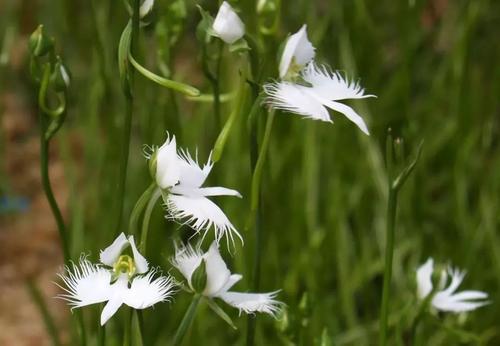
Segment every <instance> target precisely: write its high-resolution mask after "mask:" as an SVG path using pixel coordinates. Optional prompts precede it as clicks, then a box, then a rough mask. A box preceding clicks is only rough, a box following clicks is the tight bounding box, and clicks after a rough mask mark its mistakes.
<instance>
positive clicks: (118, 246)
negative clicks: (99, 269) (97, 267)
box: [99, 232, 128, 267]
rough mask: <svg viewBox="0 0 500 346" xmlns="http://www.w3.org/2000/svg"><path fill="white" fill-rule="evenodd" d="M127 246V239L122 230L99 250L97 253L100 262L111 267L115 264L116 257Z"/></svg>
mask: <svg viewBox="0 0 500 346" xmlns="http://www.w3.org/2000/svg"><path fill="white" fill-rule="evenodd" d="M127 246H128V239H127V237H126V236H125V234H123V232H122V233H120V235H119V236H118V237H117V238H116V239H115V240H114V241H113V243H112V244H111V245H110V246H108V247H107V248H105V249H104V250H101V253H100V255H99V258H100V260H101V263H103V264H105V265H107V266H110V267H112V266H113V264H115V262H116V260H117V259H118V257H120V254H121V253H122V251H123V250H124V249H125V248H126V247H127Z"/></svg>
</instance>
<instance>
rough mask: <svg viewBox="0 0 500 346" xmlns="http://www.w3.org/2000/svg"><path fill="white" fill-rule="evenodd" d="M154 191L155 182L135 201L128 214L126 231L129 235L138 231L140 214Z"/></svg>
mask: <svg viewBox="0 0 500 346" xmlns="http://www.w3.org/2000/svg"><path fill="white" fill-rule="evenodd" d="M155 189H156V182H152V183H151V185H149V186H148V188H147V189H146V190H145V191H144V192H143V193H142V195H141V197H139V199H138V200H137V202H136V203H135V205H134V208H133V209H132V212H131V213H130V220H129V222H128V231H129V233H130V234H135V232H137V231H138V227H137V224H138V223H139V218H140V217H141V213H142V211H143V210H144V208H145V207H146V204H147V203H148V201H149V200H150V199H151V195H152V194H153V192H154V191H155Z"/></svg>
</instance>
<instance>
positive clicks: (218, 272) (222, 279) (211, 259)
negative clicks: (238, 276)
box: [203, 242, 231, 297]
mask: <svg viewBox="0 0 500 346" xmlns="http://www.w3.org/2000/svg"><path fill="white" fill-rule="evenodd" d="M203 258H204V260H205V264H206V266H205V269H206V273H207V284H206V286H205V290H204V291H203V294H204V295H205V296H208V297H211V296H214V295H216V294H217V293H218V292H219V291H220V290H221V289H222V288H223V287H224V286H225V285H226V283H227V282H228V280H229V277H230V276H231V272H230V271H229V269H227V265H226V263H225V262H224V260H223V259H222V257H221V255H220V252H219V248H218V245H217V243H216V242H213V243H212V245H210V248H209V250H208V251H207V253H205V255H204V256H203Z"/></svg>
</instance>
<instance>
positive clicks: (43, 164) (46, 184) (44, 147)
mask: <svg viewBox="0 0 500 346" xmlns="http://www.w3.org/2000/svg"><path fill="white" fill-rule="evenodd" d="M44 118H45V115H44V114H43V113H42V114H41V116H40V132H41V133H40V172H41V174H42V186H43V190H44V192H45V195H46V197H47V200H48V202H49V205H50V209H51V210H52V214H53V215H54V218H55V219H56V223H57V229H58V231H59V238H60V239H61V246H62V250H63V256H64V262H65V263H66V264H68V263H69V261H70V259H71V257H70V252H69V246H68V236H67V233H66V226H65V225H64V219H63V216H62V214H61V210H60V209H59V206H58V204H57V201H56V199H55V197H54V193H53V191H52V186H51V184H50V177H49V143H50V141H49V140H47V139H45V135H44V134H45V130H46V128H47V126H46V120H45V119H44Z"/></svg>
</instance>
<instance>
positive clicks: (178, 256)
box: [171, 244, 203, 289]
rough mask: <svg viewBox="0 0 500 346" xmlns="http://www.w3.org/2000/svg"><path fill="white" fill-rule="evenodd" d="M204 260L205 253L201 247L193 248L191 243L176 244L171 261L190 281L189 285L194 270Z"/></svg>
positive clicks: (189, 282) (189, 281)
mask: <svg viewBox="0 0 500 346" xmlns="http://www.w3.org/2000/svg"><path fill="white" fill-rule="evenodd" d="M202 260H203V253H202V252H201V250H200V249H199V248H196V249H195V248H193V247H192V246H191V244H188V245H177V244H176V245H175V255H174V257H173V258H172V260H171V263H172V265H173V266H174V267H176V268H177V269H178V270H179V271H180V272H181V274H182V275H183V276H184V277H185V278H186V280H187V281H188V284H189V287H191V289H192V288H193V287H192V286H191V277H192V276H193V273H194V271H195V270H196V268H198V267H199V266H200V264H201V261H202Z"/></svg>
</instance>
